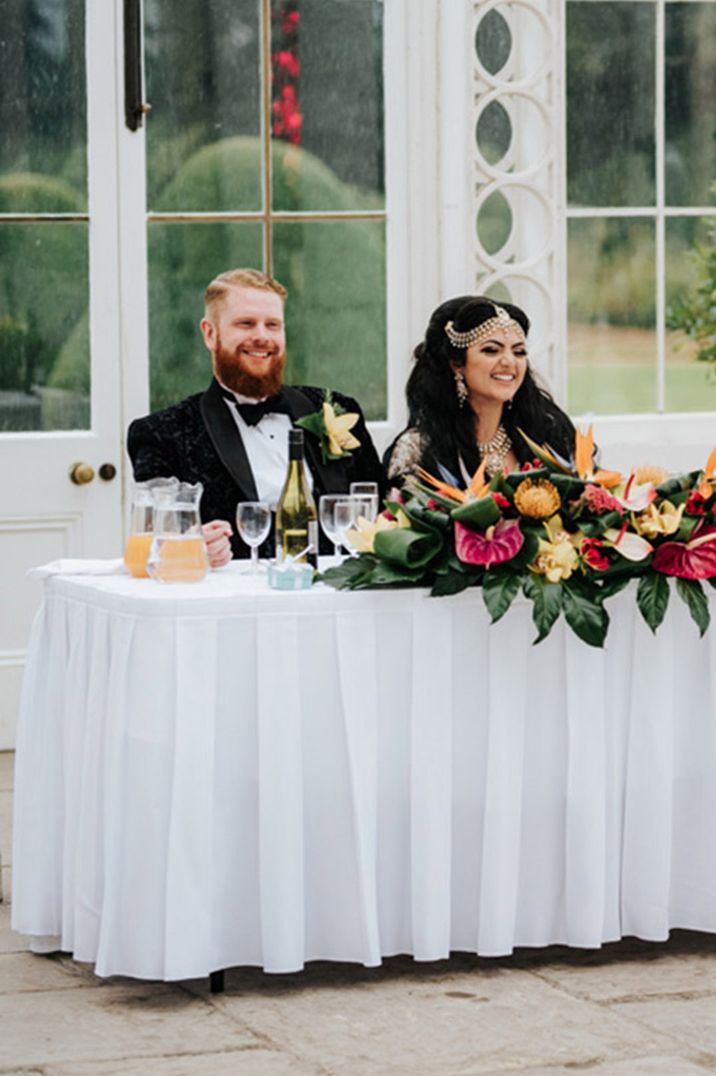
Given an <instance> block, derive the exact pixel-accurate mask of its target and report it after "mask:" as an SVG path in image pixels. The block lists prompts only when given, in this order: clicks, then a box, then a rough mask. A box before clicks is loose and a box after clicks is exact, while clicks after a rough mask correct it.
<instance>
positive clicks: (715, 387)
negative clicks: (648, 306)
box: [666, 217, 716, 411]
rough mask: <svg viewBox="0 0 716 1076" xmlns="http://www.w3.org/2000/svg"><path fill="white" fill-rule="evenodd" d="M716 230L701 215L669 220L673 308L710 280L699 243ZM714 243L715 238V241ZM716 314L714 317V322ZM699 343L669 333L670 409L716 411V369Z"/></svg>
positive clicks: (668, 289) (668, 264) (668, 261)
mask: <svg viewBox="0 0 716 1076" xmlns="http://www.w3.org/2000/svg"><path fill="white" fill-rule="evenodd" d="M712 230H713V226H712V225H711V227H709V222H708V221H705V220H699V218H698V217H681V218H672V219H670V220H667V221H666V302H667V312H668V309H669V307H671V306H675V305H676V304H678V303H680V302H683V301H685V302H687V303H688V302H690V301H692V300H693V298H694V297H695V296H696V289H697V287H698V285H699V284H700V283H701V282H702V281H703V280H705V279H706V272H705V267H704V265H703V261H702V260H701V259H699V258H698V256H697V254H696V247H697V244H698V245H699V246H702V245H703V244H706V243H707V242H708V234H709V232H710V231H712ZM711 245H713V240H711ZM715 322H716V317H714V318H713V319H712V331H713V325H714V323H715ZM698 350H699V349H698V345H697V344H696V342H695V341H694V340H691V339H690V337H688V336H686V335H685V334H684V333H682V332H668V331H667V333H666V408H667V410H668V411H716V370H715V369H714V367H713V365H712V364H711V363H706V362H698V361H697V360H696V353H697V351H698Z"/></svg>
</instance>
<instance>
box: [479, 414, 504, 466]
mask: <svg viewBox="0 0 716 1076" xmlns="http://www.w3.org/2000/svg"><path fill="white" fill-rule="evenodd" d="M477 447H478V449H479V451H480V458H481V459H483V460H485V470H486V471H487V472H488V473H489V474H490V475H494V474H498V472H500V471H501V470H502V468H503V467H504V464H505V460H506V459H507V454H508V452H509V451H510V449H511V448H512V441H511V440H510V437H509V434H508V433H507V430H506V429H505V427H504V426H503V425H502V424H500V425H499V426H498V427H497V433H496V434H495V436H494V437H493V438H491V439H490V440H489V441H478V442H477Z"/></svg>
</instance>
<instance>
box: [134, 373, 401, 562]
mask: <svg viewBox="0 0 716 1076" xmlns="http://www.w3.org/2000/svg"><path fill="white" fill-rule="evenodd" d="M283 392H284V393H285V395H286V398H287V399H288V405H289V411H290V416H291V419H292V420H294V421H295V420H296V419H299V418H303V416H304V415H310V414H311V413H312V412H314V411H319V410H320V408H321V406H322V404H323V401H324V398H325V394H324V390H323V389H318V388H314V387H313V386H309V385H301V386H297V385H293V386H289V385H284V387H283ZM332 395H333V399H334V400H335V402H336V403H339V404H340V405H341V407H343V408H344V409H345V410H346V411H355V412H358V414H359V416H360V417H359V419H358V422H357V423H356V425H355V426H354V427H353V429H352V430H351V433H353V434H354V436H355V437H357V438H358V440H359V441H360V448H356V449H354V450H353V452H351V454H350V456H349V457H346V458H345V459H340V460H330V461H329V462H328V463H324V462H323V459H322V457H321V449H320V445H319V442H318V438H317V437H315V436H314V435H313V434H311V433H308V431H306V438H305V440H306V462H307V464H308V466H309V467H310V469H311V473H312V475H313V495H314V498H315V500H316V504H318V498H319V497H320V496H321V494H322V493H347V492H348V486H349V484H350V483H351V482H361V481H362V482H378V484H379V487H380V488H381V489H382V487H383V471H382V468H381V465H380V460H379V459H378V455H377V453H376V451H375V448H374V446H373V442H372V441H371V438H370V434H369V433H368V431H367V429H366V427H365V422H364V420H363V415H362V413H361V410H360V407H359V406H358V404H357V403H356V401H355V400H353V399H351V397H350V396H343V395H341V393H339V392H334V393H333V394H332ZM127 451H128V452H129V456H130V458H131V460H132V466H133V468H134V477H135V480H136V481H137V482H145V481H147V479H149V478H159V477H169V476H171V475H174V476H176V478H178V479H180V481H182V482H192V483H193V482H201V483H202V485H203V487H204V493H203V495H202V498H201V518H202V520H203V521H204V522H208V521H209V520H212V519H225V520H228V522H229V523H230V524H231V527H232V530H234V531H235V529H236V505H237V503H238V501H255V500H258V494H257V491H256V484H255V482H254V476H253V474H252V472H251V466H250V464H249V460H248V456H247V454H246V450H245V448H244V444H243V441H242V439H241V434H240V433H239V431H238V429H237V428H236V423H235V422H234V419H233V416H232V415H231V412H230V411H229V408H228V407H227V405H226V402H225V400H224V398H223V396H222V394H221V389H220V387H219V385H218V383H217V382H216V381H215V380H214V381H212V383H211V385H210V386H209V388H208V390H207V391H206V392H204V393H197V395H196V396H189V397H188V398H187V399H186V400H182V402H181V403H178V404H175V405H174V406H173V407H168V408H167V409H166V410H165V411H157V412H155V413H154V414H152V415H147V417H146V418H138V419H135V421H134V422H132V423H131V425H130V427H129V432H128V434H127ZM287 458H288V453H287ZM321 538H322V539H323V536H321ZM231 545H232V550H233V554H234V556H235V557H245V556H247V555H248V549H247V547H246V546H245V545H244V544H243V542H242V541H241V539H240V538H239V537H238V536H237V535H236V534H234V536H233V538H232V543H231ZM321 551H322V552H323V551H325V552H329V551H330V550H329V548H328V547H323V541H322V550H321ZM273 552H274V550H273V535H271V536H269V538H268V539H267V541H266V543H265V544H264V546H263V547H262V550H261V554H262V556H273Z"/></svg>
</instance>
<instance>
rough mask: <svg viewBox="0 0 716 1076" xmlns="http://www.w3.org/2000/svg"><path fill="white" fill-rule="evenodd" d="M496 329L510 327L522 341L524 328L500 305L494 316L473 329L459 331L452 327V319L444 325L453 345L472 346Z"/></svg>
mask: <svg viewBox="0 0 716 1076" xmlns="http://www.w3.org/2000/svg"><path fill="white" fill-rule="evenodd" d="M496 329H499V330H502V331H503V332H504V330H505V329H512V330H513V332H516V333H517V334H518V335H519V336H520V338H521V339H522V341H523V342H524V340H525V339H526V338H525V330H524V329H523V328H522V326H521V325H520V323H519V321H515V319H514V318H511V317H510V315H509V314H508V313H507V311H506V310H505V309H504V307H502V306H496V307H495V316H494V317H493V318H488V319H487V321H483V322H481V323H480V324H479V325H476V326H475V328H474V329H468V331H467V332H464V333H460V332H458V331H457V329H455V328H454V327H453V323H452V321H448V323H447V325H446V326H445V332H446V333H447V337H448V340H449V341H450V343H451V344H452V346H453V347H457V348H462V349H464V348H468V347H472V345H473V344H476V343H477V342H478V341H479V340H486V339H487V337H488V336H490V335H491V334H492V333H493V332H495V330H496Z"/></svg>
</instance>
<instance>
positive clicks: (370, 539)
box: [345, 508, 410, 553]
mask: <svg viewBox="0 0 716 1076" xmlns="http://www.w3.org/2000/svg"><path fill="white" fill-rule="evenodd" d="M409 526H410V520H409V519H408V517H407V516H406V514H405V512H404V511H403V510H402V508H399V509H398V511H397V514H396V515H395V517H394V518H393V519H389V518H388V516H386V515H385V513H384V512H381V514H380V515H379V516H378V518H377V519H376V520H375V522H371V521H370V520H369V519H366V518H365V516H358V518H357V519H356V521H355V525H354V526H353V527H352V528H351V529H350V530H348V531H346V532H345V539H346V541H347V543H348V545H350V546H351V547H352V548H353V549H355V551H356V552H357V553H372V552H373V545H374V542H375V536H376V534H377V533H378V532H379V531H392V530H395V529H396V528H398V527H409Z"/></svg>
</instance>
